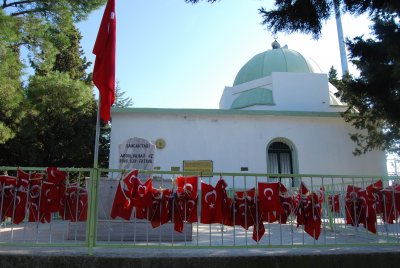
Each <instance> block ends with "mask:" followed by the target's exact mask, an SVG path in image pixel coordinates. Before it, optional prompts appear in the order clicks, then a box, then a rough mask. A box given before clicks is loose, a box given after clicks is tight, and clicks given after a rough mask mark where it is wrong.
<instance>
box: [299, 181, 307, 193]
mask: <svg viewBox="0 0 400 268" xmlns="http://www.w3.org/2000/svg"><path fill="white" fill-rule="evenodd" d="M308 192H309V190H308V188H307V186H306V184H305V183H304V182H303V181H302V182H301V183H300V186H299V194H302V195H306V194H307V193H308Z"/></svg>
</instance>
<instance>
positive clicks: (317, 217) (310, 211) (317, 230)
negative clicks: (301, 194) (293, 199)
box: [304, 192, 321, 240]
mask: <svg viewBox="0 0 400 268" xmlns="http://www.w3.org/2000/svg"><path fill="white" fill-rule="evenodd" d="M304 212H305V215H304V219H305V222H304V231H305V232H306V233H307V234H309V235H310V236H311V237H313V238H314V239H315V240H318V238H319V235H320V234H321V205H320V203H319V198H318V195H317V194H316V193H314V192H313V193H311V194H310V195H308V196H307V203H306V205H305V206H304Z"/></svg>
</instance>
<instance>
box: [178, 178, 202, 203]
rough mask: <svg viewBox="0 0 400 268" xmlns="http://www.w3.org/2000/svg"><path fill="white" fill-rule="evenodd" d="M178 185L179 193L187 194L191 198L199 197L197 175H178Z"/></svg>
mask: <svg viewBox="0 0 400 268" xmlns="http://www.w3.org/2000/svg"><path fill="white" fill-rule="evenodd" d="M176 185H177V187H178V189H177V193H178V194H180V195H181V194H185V195H186V196H187V197H189V198H190V199H195V198H197V177H178V178H177V179H176Z"/></svg>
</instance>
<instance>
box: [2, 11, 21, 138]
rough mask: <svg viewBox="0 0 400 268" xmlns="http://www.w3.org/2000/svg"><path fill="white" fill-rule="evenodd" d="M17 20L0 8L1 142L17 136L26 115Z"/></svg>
mask: <svg viewBox="0 0 400 268" xmlns="http://www.w3.org/2000/svg"><path fill="white" fill-rule="evenodd" d="M17 22H18V21H17V20H15V19H14V18H10V17H8V16H6V15H5V14H4V13H3V12H2V11H1V10H0V144H4V143H5V142H7V141H9V140H10V139H12V138H14V137H15V135H16V132H17V131H18V127H19V123H20V121H21V119H22V118H23V116H24V111H23V109H21V108H22V107H23V105H22V102H23V89H22V85H21V80H20V76H21V75H22V68H23V65H22V64H21V62H20V60H19V50H18V45H17V43H18V40H19V39H18V38H19V32H18V27H17Z"/></svg>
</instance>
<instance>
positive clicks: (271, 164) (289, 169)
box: [267, 141, 293, 174]
mask: <svg viewBox="0 0 400 268" xmlns="http://www.w3.org/2000/svg"><path fill="white" fill-rule="evenodd" d="M292 159H293V158H292V150H291V149H290V147H289V146H288V145H287V144H286V143H284V142H281V141H275V142H273V143H271V144H270V145H269V147H268V161H267V163H268V173H273V174H293V160H292Z"/></svg>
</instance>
